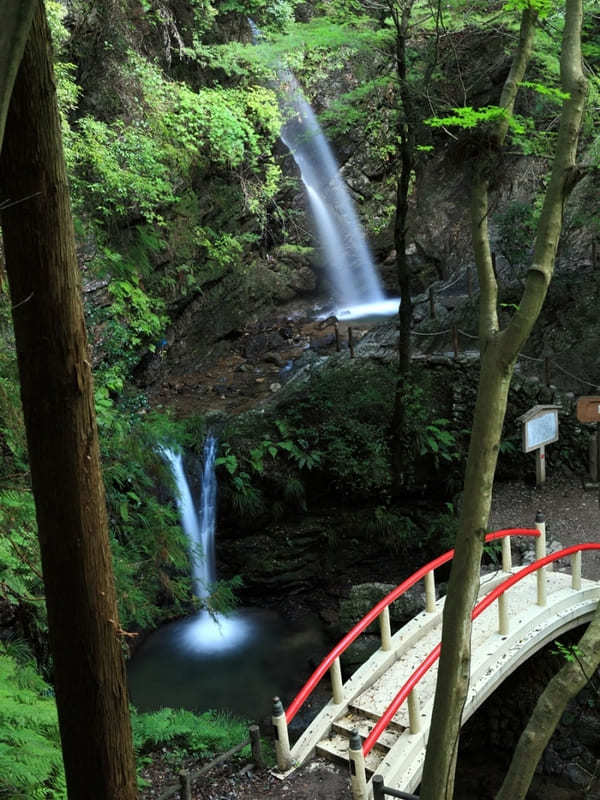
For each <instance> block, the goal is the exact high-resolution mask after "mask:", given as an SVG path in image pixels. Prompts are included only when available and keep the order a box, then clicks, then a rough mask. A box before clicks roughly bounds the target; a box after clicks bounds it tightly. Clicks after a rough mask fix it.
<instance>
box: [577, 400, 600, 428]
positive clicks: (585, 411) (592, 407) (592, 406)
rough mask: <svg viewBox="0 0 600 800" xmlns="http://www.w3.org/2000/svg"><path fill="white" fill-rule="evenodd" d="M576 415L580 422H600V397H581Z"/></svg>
mask: <svg viewBox="0 0 600 800" xmlns="http://www.w3.org/2000/svg"><path fill="white" fill-rule="evenodd" d="M576 414H577V419H578V420H579V422H600V396H598V395H594V396H591V397H580V398H579V399H578V400H577V409H576Z"/></svg>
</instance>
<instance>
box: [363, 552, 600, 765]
mask: <svg viewBox="0 0 600 800" xmlns="http://www.w3.org/2000/svg"><path fill="white" fill-rule="evenodd" d="M584 550H600V543H598V542H587V543H585V544H577V545H572V546H571V547H566V548H564V549H563V550H559V551H558V552H556V553H552V554H550V555H548V556H545V557H544V558H540V559H538V560H537V561H534V562H533V563H531V564H529V565H528V566H526V567H523V568H522V569H520V570H519V571H518V572H516V573H515V574H514V575H511V576H510V577H509V578H507V579H506V580H505V581H503V582H502V583H500V584H499V585H498V586H496V588H495V589H492V591H491V592H489V593H488V594H486V596H485V597H484V598H482V599H481V600H480V601H479V602H478V603H477V604H476V605H475V607H474V609H473V612H472V614H471V619H473V620H474V619H477V617H478V616H479V615H480V614H481V613H483V612H484V611H485V610H486V608H489V606H491V605H492V603H493V602H494V601H495V600H498V601H501V600H502V599H503V597H504V593H505V592H506V591H507V589H510V587H511V586H514V585H515V583H518V582H519V581H521V580H523V578H525V577H526V576H527V575H530V574H531V573H532V572H536V571H537V572H538V576H540V577H541V579H542V581H543V577H544V573H543V570H542V568H543V567H545V566H547V565H548V564H551V563H552V562H553V561H558V560H559V559H561V558H566V557H567V556H572V557H575V559H576V560H574V561H573V565H572V570H571V572H572V585H573V588H574V589H580V588H581V552H582V551H584ZM578 556H579V558H577V557H578ZM542 598H543V599H544V602H540V600H541V599H542ZM538 604H539V605H545V595H544V593H543V592H541V591H540V582H539V581H538ZM499 616H500V623H499V627H500V629H501V630H500V633H508V631H505V632H503V631H502V627H503V620H502V611H501V610H499ZM440 652H441V643H440V644H437V645H436V646H435V647H434V648H433V650H432V651H431V653H429V655H428V656H427V658H425V659H424V661H423V662H422V663H421V664H420V665H419V666H418V667H417V669H416V670H415V671H414V672H413V674H412V675H411V676H410V678H409V679H408V680H407V681H406V683H405V684H404V686H403V687H402V688H401V689H400V691H399V692H398V694H397V695H396V697H395V698H394V699H393V700H392V702H391V703H390V704H389V706H388V707H387V709H386V710H385V711H384V713H383V714H382V715H381V717H380V718H379V720H378V722H377V723H376V725H375V727H374V728H373V730H372V731H371V732H370V733H369V735H368V736H367V738H366V739H365V741H364V742H363V746H362V751H363V755H364V756H366V755H367V754H368V753H369V752H370V751H371V750H372V749H373V747H374V745H375V744H376V742H377V740H378V739H379V737H380V736H381V734H382V733H383V731H384V730H385V729H386V728H387V726H388V724H389V723H390V721H391V720H392V719H393V717H394V716H395V715H396V713H397V712H398V709H399V708H400V706H401V705H402V704H403V703H404V701H405V700H406V699H407V698H408V697H409V696H410V693H411V692H412V691H413V689H414V688H415V686H416V685H417V684H418V683H419V681H420V680H421V678H422V677H423V676H424V675H425V673H426V672H428V670H429V669H430V668H431V667H432V666H433V664H435V662H436V661H437V660H438V658H439V656H440ZM411 728H412V725H411ZM414 732H417V731H414Z"/></svg>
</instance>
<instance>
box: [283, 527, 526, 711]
mask: <svg viewBox="0 0 600 800" xmlns="http://www.w3.org/2000/svg"><path fill="white" fill-rule="evenodd" d="M511 536H540V530H539V529H536V528H506V529H504V530H500V531H495V532H493V533H488V534H487V536H486V537H485V541H486V542H492V541H495V540H496V539H502V540H503V543H502V544H503V546H502V568H503V570H505V571H506V572H509V571H510V569H511V560H510V541H509V539H510V537H511ZM453 557H454V550H448V552H446V553H444V554H443V555H441V556H438V558H434V559H433V561H430V562H429V563H428V564H425V566H424V567H421V569H419V570H417V572H415V573H414V574H413V575H411V576H410V577H409V578H407V579H406V580H405V581H402V583H401V584H399V585H398V586H397V587H396V588H395V589H393V590H392V591H391V592H390V593H389V594H387V595H386V596H385V597H384V598H383V599H382V600H380V601H379V603H377V605H376V606H374V607H373V608H372V609H371V611H369V613H368V614H366V615H365V616H364V617H363V618H362V619H361V620H360V622H357V624H356V625H355V626H354V627H353V628H352V629H351V630H350V631H349V632H348V633H347V634H346V635H345V636H344V638H343V639H342V640H341V641H340V642H338V644H337V645H336V646H335V647H334V648H333V650H332V651H331V652H330V653H329V655H327V656H326V657H325V658H324V659H323V661H321V663H320V664H319V666H318V667H317V668H316V669H315V671H314V672H313V674H312V675H311V676H310V678H309V679H308V680H307V682H306V683H305V684H304V686H303V687H302V689H300V691H299V692H298V694H297V695H296V697H295V698H294V699H293V700H292V702H291V703H290V705H289V706H288V708H287V710H286V712H285V720H286V722H287V723H288V724H289V723H290V722H291V721H292V720H293V719H294V717H295V716H296V714H297V713H298V711H299V709H300V708H301V707H302V705H303V703H304V702H305V701H306V700H307V698H308V697H309V696H310V694H311V693H312V691H313V690H314V689H315V687H316V686H317V685H318V684H319V682H320V680H321V678H322V677H323V676H324V675H325V673H326V672H328V671H329V672H330V674H331V684H332V693H333V701H334V702H335V703H340V702H342V697H343V690H342V672H341V665H340V656H341V655H342V653H344V651H345V650H347V649H348V647H350V645H351V644H352V642H354V641H355V639H357V638H358V637H359V636H360V634H361V633H362V632H363V631H364V630H366V628H368V627H369V625H371V623H373V622H375V620H376V619H378V618H379V620H380V627H381V647H382V649H383V650H389V649H391V629H390V618H389V606H390V605H391V603H393V602H394V600H397V599H398V598H399V597H400V596H401V595H402V594H404V592H406V591H407V590H408V589H410V588H411V587H412V586H414V585H415V584H416V583H418V582H419V581H420V580H422V579H424V580H425V597H426V603H425V610H426V611H428V612H429V613H432V612H433V611H435V582H434V571H435V570H436V569H438V567H441V566H442V565H443V564H446V563H447V562H448V561H451V560H452V558H453ZM432 663H433V662H432ZM392 716H393V715H392Z"/></svg>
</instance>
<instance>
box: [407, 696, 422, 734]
mask: <svg viewBox="0 0 600 800" xmlns="http://www.w3.org/2000/svg"><path fill="white" fill-rule="evenodd" d="M408 724H409V726H410V732H411V733H412V734H415V733H419V732H420V730H421V709H420V707H419V697H418V695H417V690H416V688H415V689H413V690H412V692H411V693H410V694H409V695H408Z"/></svg>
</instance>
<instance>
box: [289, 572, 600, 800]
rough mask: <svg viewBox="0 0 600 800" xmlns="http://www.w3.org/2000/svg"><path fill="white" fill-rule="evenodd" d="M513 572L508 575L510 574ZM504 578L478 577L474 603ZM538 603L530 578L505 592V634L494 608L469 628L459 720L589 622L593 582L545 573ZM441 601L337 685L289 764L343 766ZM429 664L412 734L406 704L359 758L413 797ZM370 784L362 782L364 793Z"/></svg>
mask: <svg viewBox="0 0 600 800" xmlns="http://www.w3.org/2000/svg"><path fill="white" fill-rule="evenodd" d="M516 571H517V570H513V572H516ZM508 575H509V574H508V573H506V572H497V573H494V574H493V575H487V576H484V577H483V579H482V582H481V586H480V593H479V597H482V596H483V595H485V594H487V593H489V592H490V591H491V590H492V589H494V588H495V587H496V586H497V585H499V584H500V583H502V581H504V580H506V578H507V577H508ZM545 580H546V592H547V602H546V605H543V606H541V605H538V604H537V582H536V575H535V574H532V575H529V576H527V577H525V578H524V579H523V580H522V581H520V582H519V583H517V584H516V585H515V586H513V587H511V588H510V590H509V591H508V593H507V595H506V597H507V602H508V608H509V612H508V615H509V620H510V625H509V632H508V634H507V635H504V636H503V635H501V634H500V633H498V610H497V603H494V604H493V605H492V606H490V607H489V608H487V609H486V610H485V611H484V612H483V613H482V614H481V615H480V616H479V617H478V618H477V619H476V620H475V621H474V623H473V638H472V664H471V685H470V690H469V695H468V699H467V704H466V707H465V711H464V714H463V722H464V721H466V720H467V719H468V718H469V717H470V716H471V714H473V713H474V712H475V711H476V709H477V708H478V707H479V706H480V705H481V704H482V703H483V702H484V700H486V699H487V697H489V695H490V694H491V693H492V692H493V691H494V689H496V688H497V686H498V685H499V684H500V683H501V682H502V681H503V680H504V679H505V678H506V677H507V675H509V674H510V673H511V672H513V670H515V669H516V668H517V667H518V666H519V665H520V664H521V663H523V662H524V661H526V660H527V659H528V658H529V657H530V656H531V655H533V653H535V652H536V651H537V650H539V649H540V648H542V647H543V646H544V645H545V644H547V643H548V642H550V641H552V640H553V639H554V638H556V637H557V636H559V635H560V634H562V633H564V632H565V631H567V630H569V629H571V628H574V627H577V626H578V625H581V624H584V623H585V622H587V621H589V619H591V617H592V615H593V613H594V611H595V609H596V605H597V603H598V600H599V599H600V584H598V583H596V582H594V581H588V580H582V581H581V589H579V590H575V589H573V588H571V576H570V575H568V574H565V573H561V572H551V571H548V569H547V571H546V577H545ZM443 604H444V599H441V600H438V601H437V603H436V607H435V611H434V612H433V613H427V612H422V613H420V614H419V615H417V616H416V617H415V618H413V619H412V620H411V621H410V622H408V623H407V624H406V625H405V626H404V627H403V628H401V629H400V630H398V631H397V632H396V633H395V634H394V635H393V636H392V642H391V648H390V649H389V650H387V651H384V650H381V649H380V650H378V651H377V652H375V653H374V654H373V655H372V656H371V658H370V659H368V661H366V662H365V663H364V664H363V665H362V666H361V667H359V669H358V670H357V671H356V672H355V673H354V675H353V676H352V677H351V678H350V679H349V680H348V681H347V682H346V683H345V684H344V686H343V696H342V701H341V702H340V703H337V704H336V703H334V702H333V700H331V701H330V702H329V703H328V704H327V705H326V706H325V707H324V708H323V709H322V711H321V712H320V714H319V715H318V716H317V717H316V718H315V720H314V721H313V722H312V724H311V725H310V726H309V727H308V728H307V729H306V731H305V732H304V733H303V735H302V736H301V737H300V739H299V740H298V741H297V742H296V744H295V745H294V747H293V748H292V751H291V756H292V760H293V762H294V764H295V765H298V764H301V763H303V762H304V761H306V760H307V759H308V758H309V757H310V756H312V755H313V754H314V753H318V754H320V755H324V756H327V757H329V758H333V759H336V760H343V761H346V762H347V761H348V741H349V735H350V732H351V731H352V730H358V732H359V734H360V735H361V737H362V738H363V739H364V738H366V736H367V735H368V734H369V732H370V731H371V729H372V728H373V726H374V725H375V722H376V721H377V720H378V719H379V717H380V716H381V714H382V713H383V712H384V711H385V709H386V708H387V707H388V705H389V703H390V702H391V700H392V699H393V698H394V697H395V695H396V693H397V692H398V690H399V689H400V687H402V686H403V685H404V683H405V682H406V681H407V680H408V678H409V677H410V676H411V674H412V673H413V672H414V670H415V669H416V668H417V667H418V666H419V665H420V664H421V662H422V661H423V660H424V658H425V657H426V656H427V655H429V653H430V652H431V651H432V650H433V649H434V647H435V646H436V645H437V644H438V643H439V641H440V635H441V619H442V609H443ZM436 678H437V662H436V663H435V664H434V665H433V666H432V667H431V669H430V670H429V672H428V673H426V675H425V676H424V677H423V678H422V679H421V681H420V683H419V684H418V685H417V695H418V703H419V706H420V710H419V716H418V719H419V720H420V730H419V731H418V732H413V733H411V731H410V727H409V718H408V710H407V703H404V704H403V706H402V707H401V708H400V709H399V711H398V712H397V713H396V715H395V716H394V718H393V720H392V723H391V725H390V726H388V728H387V729H386V731H385V732H384V733H383V734H382V736H381V737H380V739H379V741H378V742H377V744H376V746H375V747H374V748H373V749H372V750H371V752H370V753H369V754H368V755H367V757H366V761H365V763H366V769H367V775H368V776H372V775H373V774H374V773H375V772H377V773H378V774H380V775H382V776H383V778H384V782H385V785H386V786H388V787H391V788H394V789H398V790H400V791H404V792H414V791H415V789H416V788H417V787H418V785H419V783H420V781H421V774H422V768H423V761H424V758H425V746H426V744H427V737H428V732H429V724H430V720H431V712H432V707H433V695H434V692H435V682H436ZM370 791H371V785H370V782H369V785H368V792H369V794H370Z"/></svg>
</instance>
